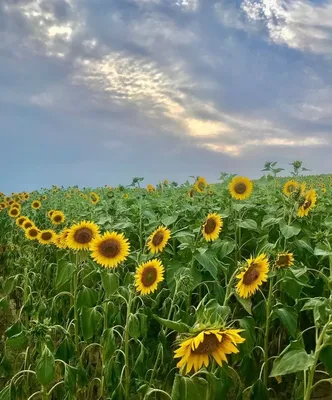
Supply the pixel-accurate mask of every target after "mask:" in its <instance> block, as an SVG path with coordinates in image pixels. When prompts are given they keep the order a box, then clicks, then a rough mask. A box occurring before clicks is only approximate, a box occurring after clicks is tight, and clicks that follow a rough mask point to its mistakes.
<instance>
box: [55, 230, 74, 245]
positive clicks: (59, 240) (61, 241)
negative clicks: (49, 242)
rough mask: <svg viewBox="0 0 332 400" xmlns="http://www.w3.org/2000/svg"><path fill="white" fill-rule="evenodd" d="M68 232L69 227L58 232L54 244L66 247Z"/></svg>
mask: <svg viewBox="0 0 332 400" xmlns="http://www.w3.org/2000/svg"><path fill="white" fill-rule="evenodd" d="M69 232H70V229H64V230H63V231H62V232H61V233H59V234H58V235H57V237H56V239H55V244H56V246H57V247H58V248H59V249H66V248H67V247H68V245H67V236H68V234H69Z"/></svg>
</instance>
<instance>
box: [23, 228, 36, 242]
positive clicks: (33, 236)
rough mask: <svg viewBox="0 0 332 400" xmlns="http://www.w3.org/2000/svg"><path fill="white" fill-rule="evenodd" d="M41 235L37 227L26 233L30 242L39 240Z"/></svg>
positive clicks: (27, 230)
mask: <svg viewBox="0 0 332 400" xmlns="http://www.w3.org/2000/svg"><path fill="white" fill-rule="evenodd" d="M38 235H39V229H38V228H37V227H35V226H32V227H31V228H29V229H26V231H25V237H26V238H27V239H29V240H37V239H38Z"/></svg>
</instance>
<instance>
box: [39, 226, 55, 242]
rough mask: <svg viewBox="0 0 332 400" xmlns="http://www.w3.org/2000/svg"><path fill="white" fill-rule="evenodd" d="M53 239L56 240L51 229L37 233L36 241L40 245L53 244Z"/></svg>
mask: <svg viewBox="0 0 332 400" xmlns="http://www.w3.org/2000/svg"><path fill="white" fill-rule="evenodd" d="M55 238H56V233H55V232H54V231H52V230H51V229H46V230H43V231H40V232H39V233H38V241H39V243H41V244H51V243H54V241H55Z"/></svg>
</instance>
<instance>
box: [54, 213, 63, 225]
mask: <svg viewBox="0 0 332 400" xmlns="http://www.w3.org/2000/svg"><path fill="white" fill-rule="evenodd" d="M64 221H65V214H64V213H63V212H62V211H54V213H52V216H51V222H52V224H53V225H60V224H62V223H63V222H64Z"/></svg>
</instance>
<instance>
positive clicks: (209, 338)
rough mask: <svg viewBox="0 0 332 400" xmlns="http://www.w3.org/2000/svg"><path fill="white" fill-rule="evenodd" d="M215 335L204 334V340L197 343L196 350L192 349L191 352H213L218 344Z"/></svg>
mask: <svg viewBox="0 0 332 400" xmlns="http://www.w3.org/2000/svg"><path fill="white" fill-rule="evenodd" d="M219 343H220V342H219V341H218V339H217V337H216V336H215V335H213V334H210V335H204V340H203V342H202V343H200V344H199V346H198V347H197V349H196V350H193V351H192V353H193V354H211V353H213V352H214V351H215V350H216V349H217V348H218V345H219Z"/></svg>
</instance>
